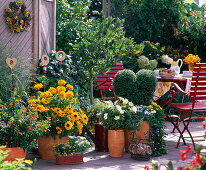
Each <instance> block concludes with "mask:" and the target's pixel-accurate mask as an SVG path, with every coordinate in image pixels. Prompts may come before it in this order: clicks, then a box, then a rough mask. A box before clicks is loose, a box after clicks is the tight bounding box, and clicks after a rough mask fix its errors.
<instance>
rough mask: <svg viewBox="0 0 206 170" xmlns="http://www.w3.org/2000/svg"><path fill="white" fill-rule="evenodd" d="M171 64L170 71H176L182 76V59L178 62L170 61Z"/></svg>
mask: <svg viewBox="0 0 206 170" xmlns="http://www.w3.org/2000/svg"><path fill="white" fill-rule="evenodd" d="M179 62H180V65H179ZM170 64H171V67H170V69H172V70H174V71H175V73H176V74H180V68H181V67H182V64H183V61H182V59H178V60H177V61H170Z"/></svg>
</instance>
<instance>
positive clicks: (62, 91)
mask: <svg viewBox="0 0 206 170" xmlns="http://www.w3.org/2000/svg"><path fill="white" fill-rule="evenodd" d="M35 86H36V89H37V90H39V89H40V88H39V87H41V88H43V86H40V85H38V86H37V85H35ZM65 86H66V87H65ZM72 90H73V86H72V85H70V84H67V83H66V81H65V80H59V81H58V86H57V87H56V88H55V87H50V88H49V89H48V90H47V91H45V92H38V94H39V96H38V97H37V98H35V97H30V98H29V99H28V103H29V104H30V105H32V107H34V108H35V109H37V110H38V111H39V113H40V117H43V118H44V119H46V120H49V122H50V125H51V126H52V124H53V125H54V127H53V128H52V129H56V132H55V133H57V134H66V131H69V130H72V129H75V128H77V129H78V131H79V134H81V133H82V128H83V125H84V124H87V122H88V117H87V115H86V114H84V112H83V111H82V110H81V108H79V105H78V103H77V99H76V98H74V92H73V91H72Z"/></svg>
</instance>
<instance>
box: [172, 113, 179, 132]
mask: <svg viewBox="0 0 206 170" xmlns="http://www.w3.org/2000/svg"><path fill="white" fill-rule="evenodd" d="M179 123H181V121H180V117H179V118H178V120H177V122H176V126H179ZM175 129H176V128H175V127H174V128H173V130H172V132H171V133H175Z"/></svg>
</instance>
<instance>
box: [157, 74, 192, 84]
mask: <svg viewBox="0 0 206 170" xmlns="http://www.w3.org/2000/svg"><path fill="white" fill-rule="evenodd" d="M191 78H192V77H183V76H182V74H180V75H178V76H175V77H159V76H157V81H160V82H181V83H186V82H187V79H191Z"/></svg>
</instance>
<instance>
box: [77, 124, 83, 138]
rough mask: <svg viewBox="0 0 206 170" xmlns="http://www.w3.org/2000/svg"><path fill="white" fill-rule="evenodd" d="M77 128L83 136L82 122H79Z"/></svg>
mask: <svg viewBox="0 0 206 170" xmlns="http://www.w3.org/2000/svg"><path fill="white" fill-rule="evenodd" d="M77 127H78V130H79V134H80V135H81V134H82V128H83V125H82V124H81V122H80V121H77Z"/></svg>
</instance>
